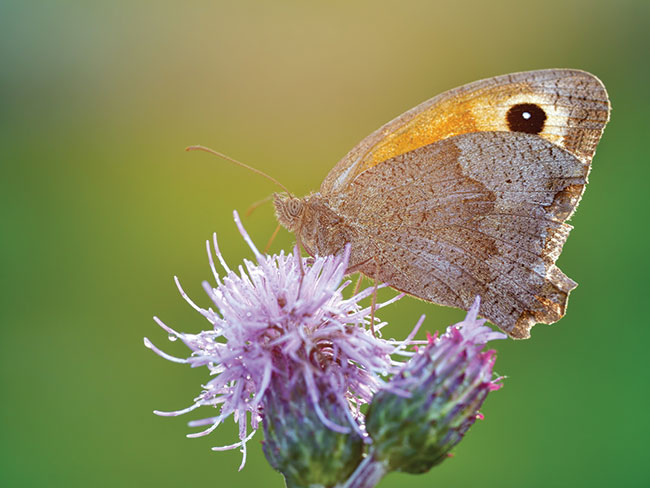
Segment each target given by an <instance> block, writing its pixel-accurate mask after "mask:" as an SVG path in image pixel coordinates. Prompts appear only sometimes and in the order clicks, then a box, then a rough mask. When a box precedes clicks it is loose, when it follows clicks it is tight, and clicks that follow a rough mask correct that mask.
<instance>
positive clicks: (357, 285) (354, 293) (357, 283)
mask: <svg viewBox="0 0 650 488" xmlns="http://www.w3.org/2000/svg"><path fill="white" fill-rule="evenodd" d="M361 281H363V274H361V273H359V277H358V278H357V282H356V283H355V284H354V291H353V292H352V295H356V294H357V293H359V288H361Z"/></svg>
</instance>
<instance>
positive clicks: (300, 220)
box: [273, 193, 349, 256]
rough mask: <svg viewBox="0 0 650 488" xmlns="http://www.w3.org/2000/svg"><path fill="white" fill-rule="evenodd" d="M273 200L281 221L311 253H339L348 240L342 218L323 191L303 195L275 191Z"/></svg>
mask: <svg viewBox="0 0 650 488" xmlns="http://www.w3.org/2000/svg"><path fill="white" fill-rule="evenodd" d="M273 203H274V204H275V214H276V216H277V218H278V222H280V224H282V226H283V227H285V228H286V229H287V230H288V231H289V232H293V233H295V234H296V237H297V238H298V239H299V240H300V243H301V244H302V245H303V246H304V248H305V250H306V251H307V252H308V253H309V254H311V255H316V254H318V255H320V256H323V255H328V254H337V253H338V252H340V251H342V250H343V249H344V248H345V244H346V243H347V242H349V236H348V235H347V234H348V232H347V231H346V229H347V228H346V226H345V225H344V223H343V219H342V218H341V217H340V216H339V215H337V214H336V213H335V212H334V211H333V210H332V209H331V208H330V206H329V205H328V201H327V199H326V198H325V197H323V196H322V195H321V194H320V193H312V194H311V195H307V196H306V197H303V198H296V197H292V196H288V195H283V194H279V193H276V194H274V199H273ZM347 230H349V229H347Z"/></svg>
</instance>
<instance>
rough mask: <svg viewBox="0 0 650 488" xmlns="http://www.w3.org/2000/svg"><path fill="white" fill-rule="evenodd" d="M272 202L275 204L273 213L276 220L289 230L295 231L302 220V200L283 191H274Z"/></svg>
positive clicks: (303, 206) (303, 203) (303, 207)
mask: <svg viewBox="0 0 650 488" xmlns="http://www.w3.org/2000/svg"><path fill="white" fill-rule="evenodd" d="M273 204H274V205H275V215H276V216H277V218H278V222H280V223H281V224H282V226H283V227H285V228H286V229H287V230H288V231H289V232H296V231H297V230H298V229H299V228H300V224H301V221H302V214H303V212H304V209H305V202H304V200H303V199H301V198H296V197H294V196H290V195H286V194H284V193H274V194H273Z"/></svg>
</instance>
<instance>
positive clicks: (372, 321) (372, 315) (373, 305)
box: [370, 257, 379, 337]
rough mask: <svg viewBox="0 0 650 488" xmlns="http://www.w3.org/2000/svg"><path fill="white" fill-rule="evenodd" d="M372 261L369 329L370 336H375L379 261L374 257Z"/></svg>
mask: <svg viewBox="0 0 650 488" xmlns="http://www.w3.org/2000/svg"><path fill="white" fill-rule="evenodd" d="M373 261H374V263H375V273H374V277H373V281H374V285H373V287H372V299H371V302H370V330H371V331H372V336H373V337H377V333H376V332H375V309H376V308H377V288H378V281H377V275H378V274H379V262H378V261H377V258H376V257H374V258H373Z"/></svg>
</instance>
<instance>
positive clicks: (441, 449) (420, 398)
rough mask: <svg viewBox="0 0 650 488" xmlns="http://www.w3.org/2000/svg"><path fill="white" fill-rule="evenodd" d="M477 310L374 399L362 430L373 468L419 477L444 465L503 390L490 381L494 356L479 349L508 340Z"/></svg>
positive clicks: (419, 355)
mask: <svg viewBox="0 0 650 488" xmlns="http://www.w3.org/2000/svg"><path fill="white" fill-rule="evenodd" d="M479 305H480V300H479V298H478V297H477V298H476V301H475V302H474V304H473V305H472V307H471V308H470V310H469V312H468V313H467V316H466V317H465V320H463V321H462V322H460V323H458V324H456V325H453V326H450V327H448V328H447V332H446V333H445V334H444V335H443V336H442V337H439V338H437V337H431V336H429V340H428V344H427V345H426V347H424V348H420V349H419V350H418V351H417V354H416V355H415V356H413V357H412V358H411V359H410V360H409V361H408V362H407V363H405V364H404V366H403V368H402V370H401V371H400V372H399V374H397V375H395V376H394V377H393V379H392V380H391V381H390V383H389V384H388V388H386V389H384V390H383V391H380V392H379V393H377V395H375V398H374V399H373V401H372V404H371V405H370V409H369V411H368V415H367V417H366V428H367V430H368V433H369V434H370V436H371V437H372V439H373V441H374V443H373V446H372V451H373V452H372V456H371V457H372V458H373V459H374V460H375V461H377V462H378V465H379V466H380V467H377V466H375V467H376V468H377V469H383V470H386V471H393V470H399V471H405V472H409V473H422V472H425V471H428V470H429V469H431V467H433V466H435V465H436V464H438V463H440V462H442V461H443V460H444V459H446V457H447V455H448V453H449V451H450V450H451V449H452V448H453V447H454V446H455V445H456V444H458V442H460V440H461V439H462V437H463V436H464V435H465V433H466V432H467V430H468V429H469V428H470V427H471V426H472V424H473V423H474V421H475V420H476V418H477V417H479V416H480V414H479V408H480V407H481V405H482V404H483V402H484V400H485V398H486V397H487V394H488V393H489V392H490V391H493V390H498V389H499V388H500V387H501V384H500V383H499V382H498V381H499V380H500V378H499V379H497V380H496V381H495V380H493V379H492V368H493V365H494V360H495V351H494V350H489V351H486V352H481V350H482V349H483V346H484V345H485V344H486V343H487V342H488V341H491V340H494V339H505V338H506V337H507V336H506V335H505V334H503V333H501V332H495V331H493V330H492V329H490V328H489V327H487V326H485V325H483V324H484V323H485V320H484V319H481V320H479V319H477V314H478V310H479Z"/></svg>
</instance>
